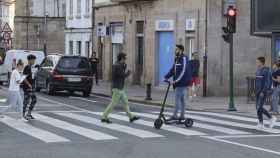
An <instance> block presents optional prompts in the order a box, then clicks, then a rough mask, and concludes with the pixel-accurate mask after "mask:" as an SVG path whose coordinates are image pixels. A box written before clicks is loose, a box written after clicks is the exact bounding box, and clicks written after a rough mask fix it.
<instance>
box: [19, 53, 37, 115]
mask: <svg viewBox="0 0 280 158" xmlns="http://www.w3.org/2000/svg"><path fill="white" fill-rule="evenodd" d="M27 60H28V65H26V66H25V67H24V70H23V75H26V79H25V80H24V82H23V86H22V88H23V91H24V101H23V117H24V118H25V119H26V120H29V119H35V118H34V117H33V116H32V115H31V112H32V111H33V109H34V107H35V105H36V103H37V97H36V95H35V92H34V88H35V87H34V86H35V71H36V68H35V67H34V64H35V61H36V56H34V55H29V56H27ZM28 105H29V108H28V112H27V114H26V110H27V106H28Z"/></svg>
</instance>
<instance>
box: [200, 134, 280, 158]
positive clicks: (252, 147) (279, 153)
mask: <svg viewBox="0 0 280 158" xmlns="http://www.w3.org/2000/svg"><path fill="white" fill-rule="evenodd" d="M202 137H203V138H206V139H210V140H213V141H217V142H222V143H227V144H232V145H236V146H241V147H245V148H248V149H253V150H258V151H263V152H267V153H271V154H275V155H280V152H277V151H273V150H270V149H265V148H260V147H255V146H250V145H246V144H241V143H237V142H232V141H228V140H223V139H218V138H215V137H207V136H202Z"/></svg>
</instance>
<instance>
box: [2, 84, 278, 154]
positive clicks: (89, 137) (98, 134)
mask: <svg viewBox="0 0 280 158" xmlns="http://www.w3.org/2000/svg"><path fill="white" fill-rule="evenodd" d="M6 94H7V92H6V89H3V88H2V89H0V106H3V105H5V103H1V100H2V99H3V98H5V97H6ZM37 95H38V103H37V106H36V109H35V112H34V115H35V117H36V120H33V121H29V122H24V121H17V120H14V119H13V117H12V114H10V113H8V114H7V116H5V118H3V119H0V158H171V157H181V158H263V157H267V158H280V139H279V138H280V122H278V123H277V127H275V128H274V130H268V129H267V130H266V131H259V130H255V129H254V126H255V124H256V123H255V120H256V118H252V117H248V116H245V115H244V116H242V115H240V114H234V113H233V114H232V113H231V114H230V113H226V112H225V113H223V114H221V113H214V112H201V111H190V113H188V114H189V115H188V116H189V117H192V118H194V119H195V124H194V127H192V128H185V127H184V126H183V125H172V126H168V125H164V126H163V128H162V129H161V130H156V129H154V128H153V122H154V119H155V118H156V117H157V114H156V113H157V112H158V111H159V107H153V106H147V105H141V104H136V103H130V105H131V110H132V111H133V112H135V114H137V115H139V116H141V118H142V119H141V120H139V121H136V122H135V123H133V124H132V123H129V122H128V118H127V117H126V116H125V114H124V113H122V107H121V106H117V107H116V109H115V111H114V112H113V115H111V118H112V121H113V124H111V125H106V124H103V123H100V121H99V119H100V114H101V112H102V111H103V110H104V109H105V107H106V105H107V104H108V103H109V101H110V99H108V98H102V97H97V96H91V97H89V98H82V97H80V95H79V94H77V95H75V96H69V95H68V94H67V93H58V94H57V95H56V96H47V95H45V94H44V93H38V94H37ZM171 111H172V110H171V109H167V112H171Z"/></svg>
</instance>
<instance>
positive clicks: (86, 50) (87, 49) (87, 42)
mask: <svg viewBox="0 0 280 158" xmlns="http://www.w3.org/2000/svg"><path fill="white" fill-rule="evenodd" d="M85 52H86V56H87V57H89V52H90V43H89V41H86V48H85Z"/></svg>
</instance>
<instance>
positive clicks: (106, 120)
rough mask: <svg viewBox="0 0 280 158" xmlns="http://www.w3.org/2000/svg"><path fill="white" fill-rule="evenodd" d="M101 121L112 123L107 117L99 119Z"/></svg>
mask: <svg viewBox="0 0 280 158" xmlns="http://www.w3.org/2000/svg"><path fill="white" fill-rule="evenodd" d="M101 122H103V123H108V124H110V123H112V121H110V120H109V119H101Z"/></svg>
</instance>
